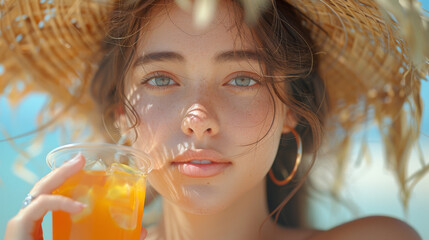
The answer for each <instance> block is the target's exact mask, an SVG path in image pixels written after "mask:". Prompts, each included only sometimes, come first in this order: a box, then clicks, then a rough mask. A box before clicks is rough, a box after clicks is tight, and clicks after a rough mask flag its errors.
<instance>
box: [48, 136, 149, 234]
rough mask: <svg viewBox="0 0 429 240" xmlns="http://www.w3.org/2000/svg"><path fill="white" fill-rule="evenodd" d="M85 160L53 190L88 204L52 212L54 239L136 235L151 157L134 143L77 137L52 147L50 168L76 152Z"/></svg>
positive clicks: (140, 218)
mask: <svg viewBox="0 0 429 240" xmlns="http://www.w3.org/2000/svg"><path fill="white" fill-rule="evenodd" d="M79 153H80V154H82V155H83V156H84V157H85V159H86V163H85V166H84V168H83V170H81V171H80V172H78V173H77V174H75V175H74V176H72V177H71V178H69V179H68V180H66V182H65V183H64V184H63V185H61V186H60V187H59V188H58V189H56V190H55V191H54V192H53V194H59V195H63V196H67V197H70V198H72V199H74V200H77V201H80V202H82V203H85V204H86V205H87V207H86V208H84V210H83V211H82V212H80V213H78V214H73V215H71V214H68V213H66V212H62V211H54V212H53V213H52V229H53V238H54V239H79V240H82V239H139V237H140V231H141V222H142V217H143V206H144V199H145V193H146V175H147V174H148V173H149V172H150V170H151V164H150V157H149V156H148V155H146V154H145V153H143V152H140V151H137V150H136V149H134V148H131V147H126V146H121V145H115V144H108V143H77V144H70V145H65V146H61V147H59V148H56V149H54V150H52V151H51V152H50V153H48V155H47V157H46V162H47V163H48V165H49V167H51V169H55V168H57V167H59V166H61V165H62V164H63V163H65V162H66V161H68V160H70V159H72V158H73V157H75V156H76V155H77V154H79Z"/></svg>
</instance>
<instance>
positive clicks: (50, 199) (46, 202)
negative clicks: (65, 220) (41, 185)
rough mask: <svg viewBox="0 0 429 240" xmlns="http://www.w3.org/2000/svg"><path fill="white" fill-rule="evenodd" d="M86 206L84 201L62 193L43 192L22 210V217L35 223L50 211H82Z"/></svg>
mask: <svg viewBox="0 0 429 240" xmlns="http://www.w3.org/2000/svg"><path fill="white" fill-rule="evenodd" d="M85 206H86V205H85V204H83V203H80V202H78V201H74V200H73V199H71V198H68V197H64V196H61V195H49V194H42V195H40V196H38V197H37V198H36V199H34V200H33V202H32V203H31V204H30V205H28V207H26V208H24V209H22V210H21V218H22V219H23V220H24V221H25V222H29V223H30V222H31V223H32V224H34V223H35V222H36V221H38V220H40V219H41V218H43V216H45V214H46V212H48V211H64V212H68V213H72V214H73V213H78V212H80V211H82V209H83V208H85ZM31 229H32V228H31Z"/></svg>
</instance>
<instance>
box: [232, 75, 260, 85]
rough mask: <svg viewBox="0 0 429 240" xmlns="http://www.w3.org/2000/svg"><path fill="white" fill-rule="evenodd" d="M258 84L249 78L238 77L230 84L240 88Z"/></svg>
mask: <svg viewBox="0 0 429 240" xmlns="http://www.w3.org/2000/svg"><path fill="white" fill-rule="evenodd" d="M256 83H257V82H256V81H255V80H253V79H252V78H249V77H236V78H234V79H232V80H231V81H229V83H228V84H230V85H234V86H239V87H250V86H253V85H255V84H256Z"/></svg>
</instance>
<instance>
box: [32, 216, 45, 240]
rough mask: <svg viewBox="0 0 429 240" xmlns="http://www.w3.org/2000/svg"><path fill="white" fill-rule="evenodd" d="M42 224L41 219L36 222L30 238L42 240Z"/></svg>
mask: <svg viewBox="0 0 429 240" xmlns="http://www.w3.org/2000/svg"><path fill="white" fill-rule="evenodd" d="M42 222H43V218H41V219H39V220H37V221H36V222H35V223H34V230H33V234H32V237H33V239H35V240H39V239H41V240H43V229H42Z"/></svg>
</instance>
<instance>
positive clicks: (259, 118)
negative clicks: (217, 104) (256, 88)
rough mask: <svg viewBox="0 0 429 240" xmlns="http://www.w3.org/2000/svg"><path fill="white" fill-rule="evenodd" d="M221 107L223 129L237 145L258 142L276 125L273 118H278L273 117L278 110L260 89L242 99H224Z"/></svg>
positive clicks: (267, 94) (268, 96)
mask: <svg viewBox="0 0 429 240" xmlns="http://www.w3.org/2000/svg"><path fill="white" fill-rule="evenodd" d="M221 109H223V110H222V111H223V113H224V114H223V115H222V116H221V118H222V123H223V124H222V127H223V130H224V132H226V133H227V134H229V137H230V138H231V139H234V140H235V141H234V142H235V144H237V145H246V144H251V143H255V142H258V141H259V140H261V139H262V138H264V136H266V135H267V134H268V133H269V132H270V131H271V130H272V129H273V128H275V127H277V126H276V125H277V124H275V123H274V122H273V120H276V121H277V120H279V119H278V118H279V116H276V117H275V118H274V115H275V113H276V112H278V111H276V110H275V109H274V103H273V101H272V99H271V97H270V95H269V93H268V92H262V91H261V92H259V93H257V94H255V95H254V96H253V97H249V98H247V99H244V100H242V101H226V102H225V103H224V106H222V107H221Z"/></svg>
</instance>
